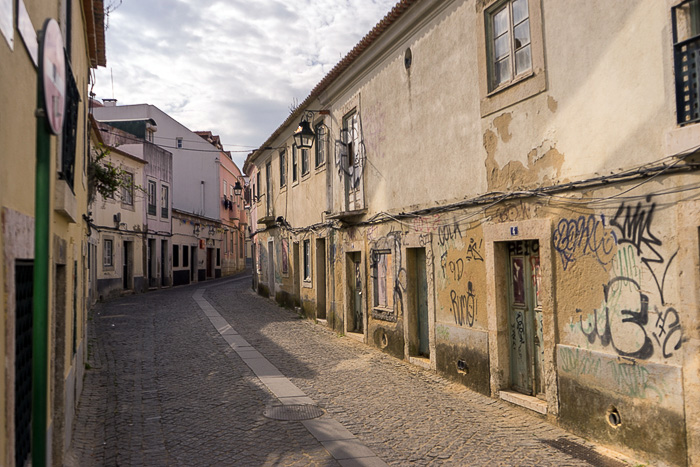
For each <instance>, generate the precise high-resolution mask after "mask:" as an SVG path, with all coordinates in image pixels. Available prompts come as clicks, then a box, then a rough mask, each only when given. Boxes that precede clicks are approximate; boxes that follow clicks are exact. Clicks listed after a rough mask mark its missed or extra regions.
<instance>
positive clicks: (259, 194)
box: [256, 171, 262, 201]
mask: <svg viewBox="0 0 700 467" xmlns="http://www.w3.org/2000/svg"><path fill="white" fill-rule="evenodd" d="M260 172H261V171H258V175H257V177H256V178H257V179H258V184H257V186H258V198H257V200H258V201H260V197H261V196H262V193H260V185H261V184H260V179H261V175H260Z"/></svg>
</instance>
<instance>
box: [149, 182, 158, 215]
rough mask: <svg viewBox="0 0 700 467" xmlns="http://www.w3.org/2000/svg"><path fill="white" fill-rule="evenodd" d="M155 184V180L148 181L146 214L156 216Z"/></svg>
mask: <svg viewBox="0 0 700 467" xmlns="http://www.w3.org/2000/svg"><path fill="white" fill-rule="evenodd" d="M156 188H157V187H156V182H155V180H149V181H148V214H149V215H150V216H155V215H156Z"/></svg>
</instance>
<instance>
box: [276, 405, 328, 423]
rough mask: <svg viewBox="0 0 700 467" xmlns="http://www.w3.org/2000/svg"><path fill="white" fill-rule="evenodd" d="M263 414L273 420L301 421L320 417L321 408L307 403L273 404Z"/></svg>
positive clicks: (321, 413)
mask: <svg viewBox="0 0 700 467" xmlns="http://www.w3.org/2000/svg"><path fill="white" fill-rule="evenodd" d="M263 415H265V416H266V417H267V418H272V419H273V420H285V421H301V420H311V419H312V418H318V417H320V416H321V415H323V409H322V408H320V407H317V406H315V405H309V404H298V405H275V406H272V407H269V408H268V409H267V410H265V411H264V412H263Z"/></svg>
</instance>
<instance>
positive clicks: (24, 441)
mask: <svg viewBox="0 0 700 467" xmlns="http://www.w3.org/2000/svg"><path fill="white" fill-rule="evenodd" d="M33 274H34V266H33V264H32V263H31V262H21V263H19V262H18V263H17V264H16V265H15V302H16V309H15V465H17V466H19V467H21V466H24V465H25V463H26V462H27V461H28V459H29V453H30V451H31V419H32V291H33V284H34V277H33Z"/></svg>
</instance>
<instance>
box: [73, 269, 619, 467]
mask: <svg viewBox="0 0 700 467" xmlns="http://www.w3.org/2000/svg"><path fill="white" fill-rule="evenodd" d="M89 326H90V331H89V332H90V334H89V335H90V350H89V367H88V370H87V371H86V377H85V382H84V392H83V395H82V398H81V400H80V404H79V406H78V413H77V419H76V423H75V429H74V432H73V440H72V444H71V449H70V452H69V460H70V462H69V464H70V465H75V466H93V465H95V466H101V465H107V466H116V465H119V466H126V465H148V466H154V465H187V466H191V465H284V466H287V465H299V466H302V465H322V466H330V465H384V463H386V464H389V465H428V464H430V465H467V466H479V465H484V466H486V465H488V466H495V465H500V466H535V465H537V466H540V465H541V466H587V465H600V466H622V465H625V464H624V463H622V462H621V461H619V460H614V459H612V458H609V457H606V456H604V455H602V454H600V453H599V451H596V450H594V448H595V446H593V445H591V444H590V443H587V442H586V441H584V440H582V439H581V438H578V437H575V436H573V435H571V434H568V433H567V432H565V431H563V430H561V429H559V428H557V427H555V426H553V425H551V424H550V423H548V422H546V421H545V420H544V419H542V418H538V417H536V416H534V415H531V414H530V413H528V412H527V411H525V410H522V409H520V408H517V407H514V406H511V405H509V404H508V403H505V402H502V401H498V400H495V399H490V398H488V397H485V396H482V395H480V394H476V393H473V392H471V391H469V390H467V389H465V388H464V387H461V386H458V385H455V384H452V383H450V382H449V381H447V380H445V379H443V378H441V377H439V376H437V375H436V374H434V373H432V372H429V371H427V370H423V369H421V368H418V367H415V366H413V365H410V364H408V363H406V362H402V361H399V360H397V359H395V358H392V357H389V356H386V355H384V354H383V353H382V352H380V351H379V350H376V349H373V348H370V347H367V346H365V345H363V344H361V343H359V342H356V341H354V340H353V339H351V338H345V337H342V336H338V335H336V334H335V333H333V332H331V331H329V330H328V329H327V328H325V327H323V326H321V325H316V324H314V323H313V322H311V321H308V320H305V319H300V318H299V317H298V316H297V314H296V313H294V312H293V311H291V310H287V309H284V308H281V307H278V306H276V305H275V304H274V303H273V302H272V301H270V300H267V299H264V298H262V297H259V296H258V295H256V294H255V293H254V292H253V291H252V290H251V288H250V276H249V275H246V276H238V277H234V278H225V279H219V280H216V281H209V282H205V283H201V284H198V285H192V286H185V287H178V288H172V289H168V290H162V291H158V292H151V293H148V294H143V295H132V296H129V297H125V298H122V299H119V300H115V301H112V302H108V303H101V304H98V305H97V306H96V307H95V309H94V310H93V312H92V314H91V318H90V321H89ZM309 398H310V400H309ZM304 403H313V404H316V405H317V406H318V407H320V408H321V409H323V411H324V412H325V414H324V415H323V416H321V417H320V418H314V419H310V420H306V421H295V420H291V421H290V420H277V419H274V418H269V417H268V416H266V413H267V414H268V415H269V414H270V410H271V409H273V408H275V407H277V406H280V405H282V404H286V405H288V406H294V407H299V406H300V404H304Z"/></svg>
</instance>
